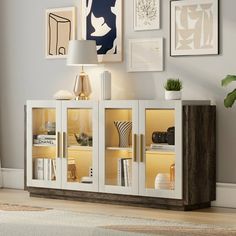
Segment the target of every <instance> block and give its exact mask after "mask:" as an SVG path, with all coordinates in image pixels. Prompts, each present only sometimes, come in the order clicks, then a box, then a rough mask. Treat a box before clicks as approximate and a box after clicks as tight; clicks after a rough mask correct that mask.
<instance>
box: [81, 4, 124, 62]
mask: <svg viewBox="0 0 236 236" xmlns="http://www.w3.org/2000/svg"><path fill="white" fill-rule="evenodd" d="M82 9H83V32H82V35H83V38H84V39H87V40H95V41H96V43H97V53H98V60H99V62H119V61H122V0H109V1H107V0H86V1H85V0H84V1H83V3H82Z"/></svg>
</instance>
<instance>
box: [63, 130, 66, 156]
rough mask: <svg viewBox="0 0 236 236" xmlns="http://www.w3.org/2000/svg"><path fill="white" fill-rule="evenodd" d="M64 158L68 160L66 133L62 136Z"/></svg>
mask: <svg viewBox="0 0 236 236" xmlns="http://www.w3.org/2000/svg"><path fill="white" fill-rule="evenodd" d="M62 157H63V158H66V132H63V134H62Z"/></svg>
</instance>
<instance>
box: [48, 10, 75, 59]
mask: <svg viewBox="0 0 236 236" xmlns="http://www.w3.org/2000/svg"><path fill="white" fill-rule="evenodd" d="M48 25H49V48H48V54H49V55H66V46H67V43H68V42H69V40H71V21H70V20H69V19H67V18H64V17H61V16H59V15H56V14H53V13H50V14H49V17H48Z"/></svg>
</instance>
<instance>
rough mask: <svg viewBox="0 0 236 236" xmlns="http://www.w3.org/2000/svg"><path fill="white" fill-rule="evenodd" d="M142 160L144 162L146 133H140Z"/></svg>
mask: <svg viewBox="0 0 236 236" xmlns="http://www.w3.org/2000/svg"><path fill="white" fill-rule="evenodd" d="M140 162H144V135H143V134H140Z"/></svg>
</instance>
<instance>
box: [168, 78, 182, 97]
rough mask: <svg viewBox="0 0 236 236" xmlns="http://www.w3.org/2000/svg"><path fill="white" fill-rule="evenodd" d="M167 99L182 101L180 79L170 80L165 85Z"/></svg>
mask: <svg viewBox="0 0 236 236" xmlns="http://www.w3.org/2000/svg"><path fill="white" fill-rule="evenodd" d="M164 87H165V99H166V100H180V99H181V97H182V93H181V90H182V88H183V86H182V82H181V81H180V80H179V79H168V80H167V82H166V84H165V86H164Z"/></svg>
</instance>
